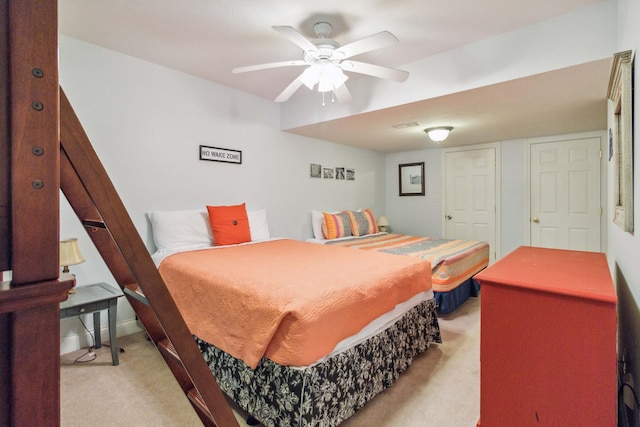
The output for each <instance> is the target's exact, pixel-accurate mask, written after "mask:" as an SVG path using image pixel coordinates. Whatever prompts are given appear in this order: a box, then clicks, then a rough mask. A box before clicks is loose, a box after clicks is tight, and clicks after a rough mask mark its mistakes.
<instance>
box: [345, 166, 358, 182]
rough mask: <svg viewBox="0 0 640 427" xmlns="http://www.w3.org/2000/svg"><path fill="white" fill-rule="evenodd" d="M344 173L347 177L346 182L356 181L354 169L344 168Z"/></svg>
mask: <svg viewBox="0 0 640 427" xmlns="http://www.w3.org/2000/svg"><path fill="white" fill-rule="evenodd" d="M345 172H346V175H347V181H355V179H356V170H355V169H350V168H346V169H345Z"/></svg>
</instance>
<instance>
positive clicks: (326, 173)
mask: <svg viewBox="0 0 640 427" xmlns="http://www.w3.org/2000/svg"><path fill="white" fill-rule="evenodd" d="M334 176H335V174H334V170H333V168H323V169H322V177H323V178H324V179H333V178H334Z"/></svg>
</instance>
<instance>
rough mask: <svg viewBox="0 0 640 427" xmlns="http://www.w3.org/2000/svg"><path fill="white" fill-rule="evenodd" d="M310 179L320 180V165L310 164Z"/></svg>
mask: <svg viewBox="0 0 640 427" xmlns="http://www.w3.org/2000/svg"><path fill="white" fill-rule="evenodd" d="M309 176H310V177H311V178H322V165H318V164H315V163H311V169H310V171H309Z"/></svg>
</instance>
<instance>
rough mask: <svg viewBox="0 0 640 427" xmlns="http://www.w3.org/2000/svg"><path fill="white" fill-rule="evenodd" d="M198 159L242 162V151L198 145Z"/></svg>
mask: <svg viewBox="0 0 640 427" xmlns="http://www.w3.org/2000/svg"><path fill="white" fill-rule="evenodd" d="M200 160H207V161H210V162H223V163H235V164H238V165H240V164H242V151H240V150H230V149H228V148H220V147H209V146H206V145H201V146H200Z"/></svg>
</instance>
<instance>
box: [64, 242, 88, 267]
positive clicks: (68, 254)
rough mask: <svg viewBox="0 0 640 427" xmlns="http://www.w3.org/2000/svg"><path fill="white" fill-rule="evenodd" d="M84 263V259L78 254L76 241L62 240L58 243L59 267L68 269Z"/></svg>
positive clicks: (78, 249) (78, 248)
mask: <svg viewBox="0 0 640 427" xmlns="http://www.w3.org/2000/svg"><path fill="white" fill-rule="evenodd" d="M83 262H84V258H83V257H82V254H81V253H80V247H79V246H78V239H76V238H75V237H74V238H71V239H64V240H61V241H60V266H63V267H68V266H70V265H76V264H80V263H83Z"/></svg>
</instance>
